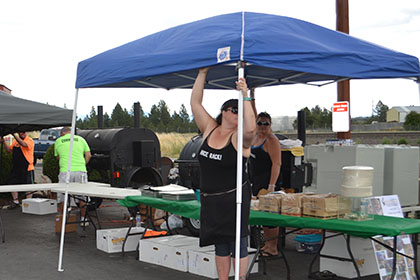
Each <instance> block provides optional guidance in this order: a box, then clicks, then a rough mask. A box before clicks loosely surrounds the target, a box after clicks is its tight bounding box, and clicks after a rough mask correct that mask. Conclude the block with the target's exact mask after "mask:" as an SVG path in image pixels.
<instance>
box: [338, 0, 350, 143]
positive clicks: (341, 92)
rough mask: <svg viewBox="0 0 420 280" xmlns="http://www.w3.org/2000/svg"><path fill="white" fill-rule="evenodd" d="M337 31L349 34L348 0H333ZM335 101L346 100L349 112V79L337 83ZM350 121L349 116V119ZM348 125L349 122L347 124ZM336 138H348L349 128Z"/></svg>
mask: <svg viewBox="0 0 420 280" xmlns="http://www.w3.org/2000/svg"><path fill="white" fill-rule="evenodd" d="M335 8H336V16H337V18H336V21H337V27H336V29H337V31H341V32H343V33H346V34H349V2H348V0H335ZM337 101H348V102H349V108H348V110H349V112H350V107H351V106H350V81H349V80H346V81H342V82H339V83H337ZM349 122H351V118H350V120H349ZM349 127H350V124H349ZM337 138H338V139H350V130H349V131H348V132H337Z"/></svg>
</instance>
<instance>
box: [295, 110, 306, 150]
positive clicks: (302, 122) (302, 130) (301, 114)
mask: <svg viewBox="0 0 420 280" xmlns="http://www.w3.org/2000/svg"><path fill="white" fill-rule="evenodd" d="M297 133H298V137H297V138H298V139H299V140H301V141H302V147H305V143H306V114H305V110H300V111H298V117H297Z"/></svg>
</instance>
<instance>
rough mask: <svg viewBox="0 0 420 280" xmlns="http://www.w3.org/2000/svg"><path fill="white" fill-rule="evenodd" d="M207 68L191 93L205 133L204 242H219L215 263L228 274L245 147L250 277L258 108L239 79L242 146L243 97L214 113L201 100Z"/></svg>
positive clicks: (243, 249) (244, 256)
mask: <svg viewBox="0 0 420 280" xmlns="http://www.w3.org/2000/svg"><path fill="white" fill-rule="evenodd" d="M208 70H209V69H208V68H205V69H200V70H199V73H198V75H197V78H196V80H195V83H194V86H193V90H192V94H191V109H192V113H193V115H194V120H195V122H196V124H197V126H198V128H199V129H200V131H201V132H202V133H203V143H202V146H201V148H200V151H199V155H198V160H199V163H200V172H201V173H200V174H201V176H200V177H201V178H200V190H201V196H200V200H201V213H200V246H207V245H212V244H214V245H215V249H216V267H217V272H218V276H219V279H222V280H227V279H228V278H229V271H230V264H231V258H235V232H236V229H235V227H236V167H237V150H238V149H242V151H243V162H242V164H243V173H242V183H243V184H242V205H241V207H242V212H241V213H242V214H241V241H240V244H241V245H240V256H239V257H240V267H239V269H238V271H239V275H240V279H245V277H246V272H247V269H248V250H247V236H248V220H249V213H250V203H251V188H250V185H249V182H248V180H247V173H246V168H245V163H246V161H247V158H248V157H249V155H250V147H251V142H252V139H253V138H254V134H255V128H256V125H255V116H254V114H253V111H252V108H251V104H250V98H249V97H248V88H247V84H246V82H245V80H244V79H240V80H239V81H238V82H236V88H237V89H238V90H240V91H241V92H242V95H243V98H244V117H243V146H242V147H237V139H238V100H236V99H230V100H228V101H226V102H225V103H224V104H223V105H222V107H221V112H220V114H219V116H218V117H217V118H216V119H213V118H212V117H211V116H210V115H209V113H208V112H207V111H206V110H205V109H204V107H203V105H202V101H203V91H204V84H205V81H206V77H207V72H208Z"/></svg>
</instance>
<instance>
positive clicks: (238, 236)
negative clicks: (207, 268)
mask: <svg viewBox="0 0 420 280" xmlns="http://www.w3.org/2000/svg"><path fill="white" fill-rule="evenodd" d="M244 14H245V13H244V12H242V34H241V53H240V58H241V61H239V62H238V81H239V79H240V78H243V77H244V67H243V66H244V65H243V61H242V59H243V49H244V24H245V21H244ZM238 109H239V110H238V145H237V146H236V147H237V160H236V164H237V168H236V237H235V280H239V276H240V271H241V269H240V262H239V261H240V244H241V209H242V207H241V206H242V158H243V127H244V100H243V95H242V91H241V90H240V91H239V92H238Z"/></svg>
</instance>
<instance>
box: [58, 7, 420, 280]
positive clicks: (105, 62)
mask: <svg viewBox="0 0 420 280" xmlns="http://www.w3.org/2000/svg"><path fill="white" fill-rule="evenodd" d="M239 62H240V63H239ZM207 66H211V70H210V71H209V73H208V76H207V83H206V85H205V88H207V89H234V88H235V81H236V80H237V79H238V73H239V77H242V76H245V77H246V80H247V84H248V86H249V87H254V88H256V87H263V86H274V85H282V84H293V83H304V84H313V85H323V84H328V83H332V82H337V81H341V80H346V79H377V78H379V79H380V78H409V79H413V80H415V81H417V82H419V80H420V67H419V61H418V59H417V58H416V57H413V56H410V55H406V54H403V53H399V52H396V51H392V50H389V49H386V48H383V47H380V46H377V45H375V44H372V43H369V42H366V41H363V40H360V39H357V38H354V37H351V36H349V35H347V34H343V33H340V32H336V31H333V30H329V29H326V28H323V27H320V26H317V25H315V24H311V23H309V22H305V21H302V20H298V19H293V18H289V17H282V16H276V15H269V14H260V13H251V12H240V13H233V14H226V15H220V16H215V17H211V18H207V19H203V20H199V21H196V22H192V23H187V24H184V25H180V26H177V27H173V28H170V29H167V30H164V31H161V32H158V33H155V34H152V35H149V36H147V37H144V38H141V39H138V40H136V41H133V42H130V43H128V44H125V45H122V46H120V47H117V48H114V49H111V50H109V51H106V52H103V53H101V54H98V55H96V56H94V57H92V58H89V59H87V60H84V61H81V62H79V65H78V69H77V79H76V89H77V90H76V97H75V98H76V100H75V108H74V114H75V112H76V107H77V96H78V89H80V88H93V87H97V88H99V87H119V88H123V87H131V88H133V87H140V88H141V87H144V88H164V89H174V88H192V86H193V83H194V80H195V77H196V75H197V69H199V68H202V67H207ZM242 116H243V103H242V98H239V119H240V120H242ZM74 127H75V115H74V118H73V131H72V135H73V134H74ZM238 132H239V135H241V133H242V121H239V123H238ZM237 146H238V147H241V146H242V138H241V137H238V145H237ZM71 147H72V145H71ZM70 154H71V151H70ZM241 158H242V150H241V149H239V151H238V162H239V161H240V160H241ZM241 168H242V165H241V164H238V171H237V174H238V177H237V178H238V179H237V181H238V182H241V173H242V170H241ZM68 170H70V160H69V168H68ZM238 184H239V185H238V186H237V189H238V191H237V199H238V203H237V209H238V212H237V216H238V220H240V204H241V201H240V198H241V188H240V183H238ZM66 195H67V192H66ZM65 201H66V200H65ZM65 207H66V206H65ZM64 224H65V223H63V225H64ZM238 227H239V226H238V225H237V228H238ZM238 232H239V231H238ZM237 236H238V233H237ZM63 240H64V228H63V229H62V239H61V247H60V260H59V271H62V267H61V265H62V261H61V258H62V246H63ZM238 242H239V238H237V244H238ZM236 247H237V248H236V249H237V252H236V253H237V255H238V254H239V252H238V250H239V246H236ZM236 265H238V266H239V258H237V264H236ZM237 276H238V275H236V277H237ZM235 279H237V278H235Z"/></svg>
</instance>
